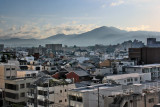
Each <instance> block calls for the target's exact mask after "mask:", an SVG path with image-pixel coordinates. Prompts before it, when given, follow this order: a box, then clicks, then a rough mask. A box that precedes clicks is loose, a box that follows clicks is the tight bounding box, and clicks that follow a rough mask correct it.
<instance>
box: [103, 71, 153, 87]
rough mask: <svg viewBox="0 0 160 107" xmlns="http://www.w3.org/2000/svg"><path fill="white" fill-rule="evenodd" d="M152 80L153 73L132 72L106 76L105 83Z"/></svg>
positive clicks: (125, 83) (131, 82) (129, 82)
mask: <svg viewBox="0 0 160 107" xmlns="http://www.w3.org/2000/svg"><path fill="white" fill-rule="evenodd" d="M146 81H151V73H141V74H139V73H130V74H121V75H111V76H105V77H104V78H103V82H104V83H116V84H122V85H128V84H140V83H142V82H146Z"/></svg>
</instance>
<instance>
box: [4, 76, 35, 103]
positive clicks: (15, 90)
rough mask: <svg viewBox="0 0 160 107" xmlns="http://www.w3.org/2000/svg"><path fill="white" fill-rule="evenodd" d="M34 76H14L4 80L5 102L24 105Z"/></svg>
mask: <svg viewBox="0 0 160 107" xmlns="http://www.w3.org/2000/svg"><path fill="white" fill-rule="evenodd" d="M34 81H36V78H26V77H25V78H14V79H6V80H5V102H6V103H7V104H9V105H11V104H20V105H24V106H25V105H26V102H27V97H26V96H27V92H28V88H29V86H30V85H31V84H32V83H33V82H34Z"/></svg>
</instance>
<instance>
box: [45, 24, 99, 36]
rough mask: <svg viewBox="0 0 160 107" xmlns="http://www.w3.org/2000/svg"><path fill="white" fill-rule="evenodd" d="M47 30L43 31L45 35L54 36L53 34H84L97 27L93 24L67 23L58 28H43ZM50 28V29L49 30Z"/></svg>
mask: <svg viewBox="0 0 160 107" xmlns="http://www.w3.org/2000/svg"><path fill="white" fill-rule="evenodd" d="M45 27H47V28H48V29H46V30H45V33H46V35H49V36H51V35H55V34H66V35H69V34H80V33H84V32H87V31H90V30H92V29H94V28H97V27H98V26H96V25H94V24H87V25H86V24H72V23H67V24H61V25H58V26H52V27H51V26H50V25H47V26H45ZM49 27H50V28H49Z"/></svg>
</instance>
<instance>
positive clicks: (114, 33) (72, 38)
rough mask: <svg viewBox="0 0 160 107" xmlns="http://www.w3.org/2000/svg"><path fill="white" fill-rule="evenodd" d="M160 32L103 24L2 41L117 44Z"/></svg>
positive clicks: (89, 44) (29, 45) (157, 36)
mask: <svg viewBox="0 0 160 107" xmlns="http://www.w3.org/2000/svg"><path fill="white" fill-rule="evenodd" d="M159 35H160V32H154V31H125V30H121V29H118V28H115V27H107V26H102V27H99V28H96V29H93V30H91V31H88V32H84V33H81V34H71V35H66V34H56V35H53V36H50V37H47V38H44V39H36V38H30V39H23V38H17V37H14V38H9V39H0V43H1V44H4V45H6V46H14V45H15V46H23V45H24V46H27V47H31V46H38V45H45V44H47V43H52V44H54V43H60V44H63V45H69V46H73V45H77V46H92V45H95V44H104V45H109V44H117V43H122V42H123V41H127V40H134V39H137V40H140V41H143V42H144V43H146V39H147V38H148V37H149V36H154V37H156V38H160V36H159Z"/></svg>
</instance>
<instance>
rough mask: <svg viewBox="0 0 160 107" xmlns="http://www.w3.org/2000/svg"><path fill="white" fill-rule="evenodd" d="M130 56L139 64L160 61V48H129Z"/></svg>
mask: <svg viewBox="0 0 160 107" xmlns="http://www.w3.org/2000/svg"><path fill="white" fill-rule="evenodd" d="M129 58H130V59H131V60H134V61H136V63H137V64H138V65H141V64H155V63H160V48H159V47H144V48H129Z"/></svg>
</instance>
